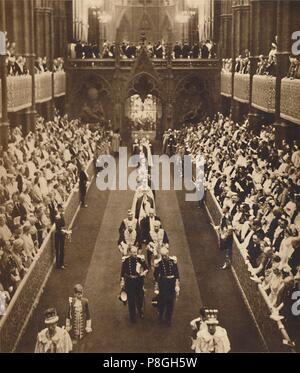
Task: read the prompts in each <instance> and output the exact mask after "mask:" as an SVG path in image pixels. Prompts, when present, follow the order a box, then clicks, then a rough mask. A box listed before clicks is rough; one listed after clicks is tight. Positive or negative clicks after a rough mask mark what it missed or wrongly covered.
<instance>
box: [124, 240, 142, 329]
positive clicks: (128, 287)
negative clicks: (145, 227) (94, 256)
mask: <svg viewBox="0 0 300 373" xmlns="http://www.w3.org/2000/svg"><path fill="white" fill-rule="evenodd" d="M137 252H138V251H137V248H136V247H131V249H130V252H129V256H126V257H123V260H122V262H123V263H122V269H121V289H125V291H126V292H127V297H128V308H129V317H130V321H131V322H133V323H135V322H136V315H137V312H138V314H139V316H140V318H141V319H142V318H144V310H143V304H144V278H145V276H146V275H147V273H148V267H147V265H146V262H145V257H144V256H143V255H137Z"/></svg>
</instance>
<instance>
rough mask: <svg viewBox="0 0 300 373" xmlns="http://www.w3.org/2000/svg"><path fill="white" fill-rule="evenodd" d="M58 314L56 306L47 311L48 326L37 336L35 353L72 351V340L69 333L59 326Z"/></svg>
mask: <svg viewBox="0 0 300 373" xmlns="http://www.w3.org/2000/svg"><path fill="white" fill-rule="evenodd" d="M58 320H59V318H58V316H57V312H56V309H55V308H49V309H48V310H46V312H45V324H46V326H47V327H46V328H45V329H44V330H42V331H41V332H40V333H39V334H38V336H37V342H36V345H35V350H34V352H35V353H69V352H71V351H72V348H73V346H72V340H71V338H70V335H69V333H68V332H67V331H66V330H65V329H64V328H60V327H58V326H57V323H58Z"/></svg>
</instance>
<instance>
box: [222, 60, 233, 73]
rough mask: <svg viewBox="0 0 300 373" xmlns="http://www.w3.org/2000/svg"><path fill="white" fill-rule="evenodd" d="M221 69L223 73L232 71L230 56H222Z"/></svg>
mask: <svg viewBox="0 0 300 373" xmlns="http://www.w3.org/2000/svg"><path fill="white" fill-rule="evenodd" d="M222 71H223V72H225V73H231V72H232V58H223V59H222Z"/></svg>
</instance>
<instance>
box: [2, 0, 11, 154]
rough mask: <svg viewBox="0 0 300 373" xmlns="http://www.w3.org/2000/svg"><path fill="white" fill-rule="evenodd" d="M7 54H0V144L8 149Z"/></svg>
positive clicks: (3, 25)
mask: <svg viewBox="0 0 300 373" xmlns="http://www.w3.org/2000/svg"><path fill="white" fill-rule="evenodd" d="M5 30H6V22H5V2H4V0H0V31H3V32H4V31H5ZM5 60H6V56H5V55H2V56H1V55H0V79H1V88H2V97H1V100H2V113H1V114H2V117H1V118H0V145H1V146H2V147H3V148H4V149H5V150H6V149H7V145H8V127H9V123H8V115H7V79H6V64H5Z"/></svg>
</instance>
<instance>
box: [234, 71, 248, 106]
mask: <svg viewBox="0 0 300 373" xmlns="http://www.w3.org/2000/svg"><path fill="white" fill-rule="evenodd" d="M234 99H235V100H236V101H239V102H242V103H244V104H247V103H249V99H250V75H249V74H235V75H234Z"/></svg>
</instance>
